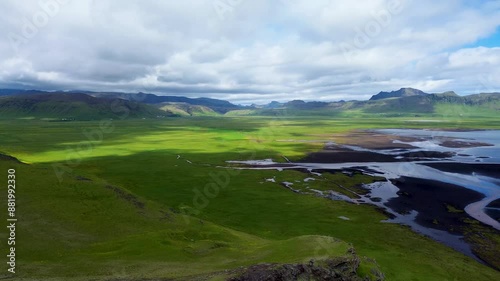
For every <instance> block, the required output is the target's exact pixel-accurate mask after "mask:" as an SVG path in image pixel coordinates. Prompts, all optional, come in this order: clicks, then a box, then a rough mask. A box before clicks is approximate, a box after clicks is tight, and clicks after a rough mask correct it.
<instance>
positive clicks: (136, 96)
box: [90, 93, 243, 113]
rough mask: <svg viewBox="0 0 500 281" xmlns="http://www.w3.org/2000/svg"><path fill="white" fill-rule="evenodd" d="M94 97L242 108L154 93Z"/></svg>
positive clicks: (99, 95) (202, 99)
mask: <svg viewBox="0 0 500 281" xmlns="http://www.w3.org/2000/svg"><path fill="white" fill-rule="evenodd" d="M90 95H92V96H95V97H105V98H120V99H125V100H130V101H137V102H142V103H147V104H162V103H185V104H190V105H200V106H205V107H208V108H210V109H212V110H214V111H216V112H219V113H226V112H228V111H231V110H237V109H242V108H243V107H241V106H238V105H235V104H232V103H230V102H228V101H225V100H218V99H211V98H194V99H193V98H187V97H177V96H157V95H154V94H145V93H138V94H129V93H91V94H90Z"/></svg>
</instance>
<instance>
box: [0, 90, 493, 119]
mask: <svg viewBox="0 0 500 281" xmlns="http://www.w3.org/2000/svg"><path fill="white" fill-rule="evenodd" d="M457 108H460V110H459V112H469V113H470V112H475V113H477V112H479V113H483V114H493V115H495V114H497V113H498V111H499V110H500V93H481V94H474V95H469V96H459V95H457V94H456V93H455V92H445V93H437V94H429V93H425V92H423V91H421V90H418V89H413V88H402V89H399V90H397V91H392V92H380V93H378V94H376V95H373V96H372V97H371V98H370V99H369V100H367V101H356V100H352V101H337V102H319V101H309V102H306V101H302V100H293V101H289V102H285V103H280V102H277V101H273V102H271V103H269V104H266V105H252V106H240V105H235V104H233V103H230V102H228V101H225V100H218V99H211V98H188V97H179V96H158V95H154V94H146V93H137V94H132V93H120V92H90V91H64V92H62V91H56V92H47V91H39V90H16V89H0V118H27V117H31V118H53V119H59V120H92V119H100V118H120V117H122V116H124V115H126V116H127V117H128V118H164V117H173V116H217V115H230V116H242V115H263V116H270V115H283V114H288V115H292V116H293V115H313V116H314V115H322V116H323V115H324V116H357V115H374V114H375V115H386V116H405V115H419V114H442V113H443V112H444V111H449V112H453V111H455V112H456V111H457ZM460 114H461V113H460Z"/></svg>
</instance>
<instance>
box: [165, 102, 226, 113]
mask: <svg viewBox="0 0 500 281" xmlns="http://www.w3.org/2000/svg"><path fill="white" fill-rule="evenodd" d="M158 107H159V108H160V109H161V110H163V111H165V112H168V113H170V114H172V115H177V116H217V115H220V113H218V112H216V111H214V110H213V109H211V108H210V107H207V106H203V105H192V104H188V103H183V102H166V103H160V104H159V105H158Z"/></svg>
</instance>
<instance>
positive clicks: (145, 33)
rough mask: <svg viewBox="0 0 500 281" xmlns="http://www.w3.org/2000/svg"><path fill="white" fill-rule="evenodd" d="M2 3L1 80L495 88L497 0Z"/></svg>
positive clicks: (329, 96)
mask: <svg viewBox="0 0 500 281" xmlns="http://www.w3.org/2000/svg"><path fill="white" fill-rule="evenodd" d="M471 2H473V3H472V4H471ZM0 9H1V11H3V15H2V17H1V18H0V30H1V31H2V33H1V34H2V35H3V36H2V37H0V87H3V88H6V87H7V88H37V89H46V90H56V89H62V90H71V89H86V90H96V91H126V92H139V91H142V92H153V93H157V94H165V95H184V96H189V97H201V96H205V97H214V98H222V99H228V100H230V101H233V102H237V103H254V102H256V103H262V102H268V101H271V100H278V101H285V100H292V99H304V100H325V101H326V100H328V101H330V100H340V99H366V98H368V97H369V96H371V95H372V94H374V93H376V92H378V91H381V90H392V89H396V88H400V87H415V88H419V89H422V90H424V91H429V92H441V91H447V90H455V91H457V92H459V93H461V94H469V93H477V92H491V91H499V90H500V67H499V66H500V36H499V35H498V28H499V26H500V2H499V1H465V0H443V1H430V0H420V1H416V0H359V1H345V0H315V1H308V0H280V1H265V0H253V1H250V0H186V1H161V0H148V1H132V0H125V1H111V0H79V1H76V0H73V1H71V0H40V1H35V0H33V1H31V0H27V1H14V0H9V1H1V2H0ZM492 38H493V39H492ZM495 38H496V43H495ZM485 39H490V42H493V44H491V43H490V44H484V45H483V44H481V42H483V40H485ZM491 40H493V41H491Z"/></svg>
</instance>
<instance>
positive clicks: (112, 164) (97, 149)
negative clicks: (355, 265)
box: [0, 116, 500, 281]
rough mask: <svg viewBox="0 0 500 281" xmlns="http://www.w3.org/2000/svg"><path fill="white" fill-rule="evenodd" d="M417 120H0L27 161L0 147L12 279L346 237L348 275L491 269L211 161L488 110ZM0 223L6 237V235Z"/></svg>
mask: <svg viewBox="0 0 500 281" xmlns="http://www.w3.org/2000/svg"><path fill="white" fill-rule="evenodd" d="M420 119H428V118H416V117H405V118H362V119H352V118H337V119H333V118H331V119H330V118H320V117H315V118H312V117H300V118H299V117H279V118H271V117H197V118H170V119H164V120H122V121H109V120H108V121H106V122H98V121H95V122H44V121H39V120H16V121H0V153H2V154H7V155H11V156H14V157H16V158H18V159H19V160H21V161H22V162H24V163H27V164H20V163H15V162H14V161H11V160H6V159H3V160H2V158H0V171H2V172H1V174H3V175H5V182H6V180H7V177H6V171H7V169H9V168H15V169H16V171H17V173H16V176H17V193H16V196H17V198H18V199H17V204H18V210H17V213H18V219H19V222H18V229H17V235H18V238H17V239H18V243H17V244H18V245H17V251H18V252H17V255H18V264H17V270H18V273H17V277H18V278H21V279H22V278H24V279H25V280H44V279H47V280H48V279H50V278H52V279H50V280H72V279H74V280H78V279H80V280H89V279H91V278H94V279H96V280H108V279H109V280H112V279H113V278H115V279H120V278H122V279H120V280H128V279H127V278H129V279H130V280H137V279H140V278H144V279H147V278H159V277H162V278H178V279H180V280H193V279H196V278H199V280H205V279H208V280H223V278H225V277H227V276H228V274H230V273H231V271H229V272H226V271H225V270H233V269H236V268H238V267H241V266H249V265H253V264H258V263H263V262H272V263H305V262H307V261H309V260H310V259H311V258H315V259H322V258H326V257H335V256H346V257H347V256H349V255H350V254H349V253H348V250H349V249H350V248H351V247H354V249H355V250H356V254H357V255H358V256H360V257H367V258H366V259H365V258H363V263H362V265H361V268H360V271H359V274H360V275H362V276H365V275H366V276H371V272H372V270H371V268H379V269H380V270H381V271H382V272H383V273H384V274H385V276H386V280H426V281H427V280H450V281H451V280H464V281H469V280H497V279H499V278H500V273H499V272H498V271H495V270H494V269H491V268H489V267H487V266H485V265H482V264H480V263H478V262H476V261H474V260H472V259H471V258H468V257H466V256H464V255H462V254H460V253H458V252H455V251H453V250H451V249H449V248H447V247H445V246H443V245H441V244H439V243H437V242H434V241H433V240H431V239H428V238H425V237H423V236H420V235H418V234H416V233H414V232H412V231H411V230H409V229H408V228H407V227H403V226H400V225H394V224H387V223H382V222H380V221H381V220H384V219H385V216H384V215H383V214H381V213H380V212H378V211H377V210H375V208H373V207H371V206H366V205H362V206H358V205H353V204H348V203H345V202H337V201H330V200H326V199H324V198H320V197H316V196H312V195H311V196H305V195H299V194H296V193H293V192H291V191H290V190H287V189H285V188H283V187H282V186H280V185H279V184H278V183H272V182H266V181H265V179H267V178H272V177H274V176H276V177H278V178H279V179H291V180H303V179H304V178H306V177H308V175H306V174H302V173H299V172H294V171H284V172H278V171H248V170H245V171H235V170H228V169H226V168H223V167H221V166H225V161H228V160H250V159H265V158H273V159H275V160H279V161H283V156H286V157H288V158H290V159H299V158H301V157H302V156H304V155H305V154H306V153H307V152H312V151H317V150H319V149H321V147H322V143H321V142H290V141H283V140H318V139H321V140H324V139H328V138H329V136H328V134H333V133H339V132H347V131H351V130H356V129H370V128H447V129H464V128H481V129H493V128H495V129H499V128H500V122H498V121H499V120H498V118H497V117H496V116H484V117H481V118H467V119H466V118H463V117H462V116H446V118H443V117H433V121H434V122H428V120H425V122H422V120H420ZM318 136H321V137H318ZM330 180H332V181H342V184H343V185H348V184H349V180H348V179H345V178H340V177H334V176H332V178H331V179H330ZM359 180H360V178H354V179H353V181H355V182H352V184H355V183H358V181H359ZM364 180H365V179H362V181H364ZM366 180H367V181H369V180H370V179H369V178H367V179H366ZM0 186H1V188H2V191H0V192H2V193H3V194H6V191H5V189H6V187H5V185H4V184H2V185H0ZM1 208H2V209H6V200H2V201H1ZM339 216H343V217H348V218H350V220H349V221H346V220H342V219H339ZM2 219H4V221H5V212H2ZM1 235H2V236H1V237H0V241H1V242H0V245H2V249H6V247H7V245H6V238H7V233H5V232H1ZM372 259H373V260H375V261H376V264H375V263H373V262H371V260H372ZM4 267H6V266H5V265H4ZM2 272H6V269H5V270H4V271H2ZM0 276H8V275H7V274H4V273H1V274H0ZM203 278H205V279H203Z"/></svg>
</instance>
